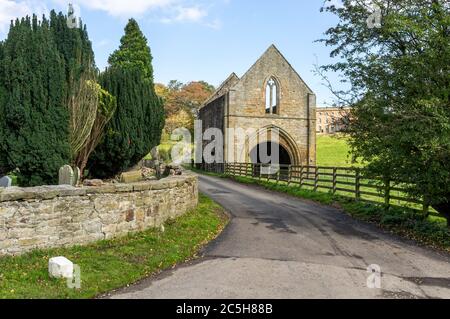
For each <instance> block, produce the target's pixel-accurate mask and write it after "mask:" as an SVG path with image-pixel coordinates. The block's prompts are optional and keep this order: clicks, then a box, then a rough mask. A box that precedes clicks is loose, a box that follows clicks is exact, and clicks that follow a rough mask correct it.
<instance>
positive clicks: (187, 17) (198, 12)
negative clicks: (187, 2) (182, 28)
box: [161, 7, 208, 23]
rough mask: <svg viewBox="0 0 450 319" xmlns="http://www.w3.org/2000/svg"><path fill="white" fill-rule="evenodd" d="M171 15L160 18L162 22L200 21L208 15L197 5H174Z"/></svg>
mask: <svg viewBox="0 0 450 319" xmlns="http://www.w3.org/2000/svg"><path fill="white" fill-rule="evenodd" d="M173 11H174V13H173V14H172V16H171V17H166V18H163V19H161V21H162V22H164V23H172V22H200V21H202V19H203V18H205V17H206V16H208V12H207V11H206V10H204V9H201V8H199V7H176V8H175V9H174V10H173Z"/></svg>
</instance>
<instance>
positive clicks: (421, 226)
mask: <svg viewBox="0 0 450 319" xmlns="http://www.w3.org/2000/svg"><path fill="white" fill-rule="evenodd" d="M194 171H196V172H199V173H203V172H201V171H198V170H194ZM208 175H211V176H218V177H222V178H231V179H233V180H235V181H237V182H239V183H244V184H253V185H259V186H262V187H264V188H266V189H269V190H272V191H276V192H281V193H286V194H289V195H292V196H295V197H300V198H304V199H309V200H312V201H315V202H318V203H321V204H324V205H329V206H334V207H337V208H340V209H342V210H343V211H344V212H346V213H347V214H349V215H350V216H352V217H353V218H355V219H358V220H362V221H366V222H369V223H372V224H376V225H377V226H379V227H381V228H382V229H385V230H388V231H390V232H392V233H395V234H397V235H400V236H402V237H405V238H408V239H412V240H415V241H416V242H419V243H421V244H423V245H426V246H430V247H433V248H436V249H439V250H443V251H446V252H450V230H449V229H448V228H447V225H446V220H445V219H444V218H442V217H440V216H436V215H431V216H429V217H428V218H423V217H422V216H420V215H419V214H417V211H413V210H411V209H407V208H397V207H391V208H389V210H386V209H385V207H384V206H383V205H382V204H373V203H367V202H358V201H355V200H353V199H351V198H348V197H343V196H339V195H333V194H331V193H324V192H314V191H312V190H307V189H300V188H299V187H294V186H288V185H286V184H277V183H275V182H267V181H266V180H258V179H253V178H249V177H233V176H228V175H221V174H214V173H208Z"/></svg>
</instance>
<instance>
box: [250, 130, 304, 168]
mask: <svg viewBox="0 0 450 319" xmlns="http://www.w3.org/2000/svg"><path fill="white" fill-rule="evenodd" d="M275 137H276V138H275ZM245 149H246V152H247V153H246V154H247V156H246V158H247V162H250V163H254V164H260V163H264V162H267V161H263V160H262V159H261V158H260V154H261V152H260V150H261V149H262V150H263V152H262V153H263V155H262V156H263V157H264V156H265V155H266V156H270V155H271V154H272V151H273V150H278V152H279V157H278V159H279V160H278V161H279V163H271V164H280V165H301V163H302V161H301V157H300V151H299V148H298V146H297V143H296V142H295V140H294V139H293V138H292V137H291V136H290V135H289V134H288V133H287V132H286V131H284V130H283V129H281V128H279V127H277V126H273V125H270V126H267V127H263V128H261V129H259V130H258V131H257V132H256V133H255V134H253V135H252V136H249V138H248V140H247V146H246V148H245Z"/></svg>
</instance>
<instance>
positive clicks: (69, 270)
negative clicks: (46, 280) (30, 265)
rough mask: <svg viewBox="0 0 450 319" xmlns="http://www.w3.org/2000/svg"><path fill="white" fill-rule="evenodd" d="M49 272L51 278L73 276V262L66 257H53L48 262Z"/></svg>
mask: <svg viewBox="0 0 450 319" xmlns="http://www.w3.org/2000/svg"><path fill="white" fill-rule="evenodd" d="M48 273H49V275H50V277H51V278H72V277H73V263H72V262H71V261H70V260H69V259H67V258H66V257H55V258H51V259H50V260H49V262H48Z"/></svg>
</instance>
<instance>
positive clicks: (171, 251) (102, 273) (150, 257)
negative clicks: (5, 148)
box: [0, 196, 228, 299]
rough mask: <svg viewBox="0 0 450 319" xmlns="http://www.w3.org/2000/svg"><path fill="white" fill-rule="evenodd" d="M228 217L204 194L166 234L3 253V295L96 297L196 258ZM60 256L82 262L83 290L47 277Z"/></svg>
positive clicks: (0, 266)
mask: <svg viewBox="0 0 450 319" xmlns="http://www.w3.org/2000/svg"><path fill="white" fill-rule="evenodd" d="M227 221H228V219H227V217H226V216H225V214H224V211H223V209H222V208H221V207H220V206H219V205H217V204H216V203H214V202H213V201H212V200H210V199H209V198H207V197H205V196H200V204H199V206H198V207H197V208H196V209H194V210H193V211H191V212H189V213H187V214H185V215H183V216H182V217H180V218H178V219H176V220H174V221H171V222H168V223H166V225H165V232H164V233H162V232H161V231H160V230H156V229H152V230H148V231H146V232H143V233H138V234H134V235H129V236H128V237H124V238H121V239H115V240H109V241H102V242H99V243H95V244H92V245H88V246H83V247H73V248H61V249H52V250H41V251H35V252H32V253H29V254H26V255H23V256H20V257H3V258H0V299H1V298H33V299H34V298H92V297H95V296H98V295H99V294H102V293H105V292H108V291H111V290H113V289H116V288H120V287H123V286H126V285H128V284H132V283H134V282H136V281H138V280H140V279H143V278H145V277H148V276H150V275H152V274H154V273H156V272H158V271H160V270H163V269H167V268H170V267H173V266H175V265H176V264H178V263H181V262H184V261H187V260H190V259H192V258H195V257H196V254H197V253H198V252H199V250H200V249H201V247H203V246H204V245H205V244H206V243H208V242H209V241H211V240H212V239H214V238H215V237H216V236H217V235H218V234H219V233H220V232H221V231H222V230H223V228H224V227H225V225H226V223H227ZM56 256H65V257H67V258H69V259H70V260H71V261H73V262H74V263H75V264H77V265H79V266H80V268H81V280H82V284H81V289H80V290H73V289H69V288H67V286H66V281H65V280H56V279H50V278H49V276H48V260H49V258H51V257H56Z"/></svg>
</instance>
